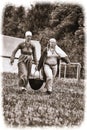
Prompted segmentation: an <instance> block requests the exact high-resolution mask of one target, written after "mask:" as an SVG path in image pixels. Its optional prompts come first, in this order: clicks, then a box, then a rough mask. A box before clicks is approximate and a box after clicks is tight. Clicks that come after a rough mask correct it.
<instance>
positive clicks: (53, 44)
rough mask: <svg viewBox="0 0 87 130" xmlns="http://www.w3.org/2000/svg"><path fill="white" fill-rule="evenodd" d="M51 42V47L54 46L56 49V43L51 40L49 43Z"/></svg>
mask: <svg viewBox="0 0 87 130" xmlns="http://www.w3.org/2000/svg"><path fill="white" fill-rule="evenodd" d="M49 44H50V48H53V49H54V48H55V46H56V43H55V42H51V41H50V43H49Z"/></svg>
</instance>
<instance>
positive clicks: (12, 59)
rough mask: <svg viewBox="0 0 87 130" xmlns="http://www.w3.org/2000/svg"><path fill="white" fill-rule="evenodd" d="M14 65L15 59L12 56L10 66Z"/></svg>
mask: <svg viewBox="0 0 87 130" xmlns="http://www.w3.org/2000/svg"><path fill="white" fill-rule="evenodd" d="M13 63H14V57H13V56H11V58H10V64H11V65H13Z"/></svg>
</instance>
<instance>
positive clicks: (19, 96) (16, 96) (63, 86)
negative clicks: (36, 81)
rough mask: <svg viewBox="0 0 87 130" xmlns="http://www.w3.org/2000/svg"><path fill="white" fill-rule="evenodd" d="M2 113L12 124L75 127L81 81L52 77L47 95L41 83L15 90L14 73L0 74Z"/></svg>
mask: <svg viewBox="0 0 87 130" xmlns="http://www.w3.org/2000/svg"><path fill="white" fill-rule="evenodd" d="M2 77H3V80H2V85H3V114H4V119H5V122H6V124H7V125H12V126H59V127H63V126H79V125H81V123H82V122H83V120H84V81H83V80H80V81H79V82H77V81H76V80H74V79H58V78H56V79H55V81H54V85H53V92H52V94H51V95H48V94H46V92H45V90H46V88H44V85H43V86H42V88H41V89H40V90H38V91H34V90H32V89H31V88H30V87H28V88H27V91H26V92H24V93H18V77H17V74H15V73H14V74H12V73H3V74H2Z"/></svg>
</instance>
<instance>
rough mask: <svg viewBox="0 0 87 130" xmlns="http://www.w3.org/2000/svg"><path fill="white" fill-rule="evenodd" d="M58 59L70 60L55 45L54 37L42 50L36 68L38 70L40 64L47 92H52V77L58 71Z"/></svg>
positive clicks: (68, 61) (67, 61)
mask: <svg viewBox="0 0 87 130" xmlns="http://www.w3.org/2000/svg"><path fill="white" fill-rule="evenodd" d="M60 59H62V60H63V61H65V62H66V63H70V60H69V58H68V56H67V55H66V53H65V52H64V51H63V50H62V49H60V48H59V47H58V46H57V44H56V39H54V38H51V39H50V40H49V43H48V45H47V47H46V48H45V50H44V51H43V54H42V56H41V58H40V61H39V65H38V70H40V69H41V67H42V66H43V68H44V74H45V77H46V88H47V93H48V94H51V92H52V86H53V79H54V78H55V76H56V75H57V73H58V65H59V60H60Z"/></svg>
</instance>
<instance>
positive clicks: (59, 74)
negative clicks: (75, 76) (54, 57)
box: [59, 60, 61, 78]
mask: <svg viewBox="0 0 87 130" xmlns="http://www.w3.org/2000/svg"><path fill="white" fill-rule="evenodd" d="M59 78H61V60H60V63H59Z"/></svg>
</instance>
